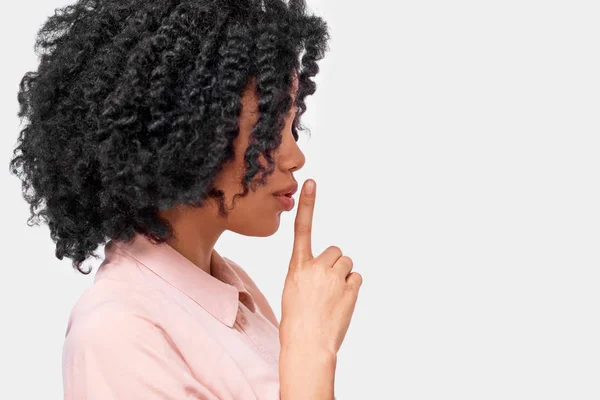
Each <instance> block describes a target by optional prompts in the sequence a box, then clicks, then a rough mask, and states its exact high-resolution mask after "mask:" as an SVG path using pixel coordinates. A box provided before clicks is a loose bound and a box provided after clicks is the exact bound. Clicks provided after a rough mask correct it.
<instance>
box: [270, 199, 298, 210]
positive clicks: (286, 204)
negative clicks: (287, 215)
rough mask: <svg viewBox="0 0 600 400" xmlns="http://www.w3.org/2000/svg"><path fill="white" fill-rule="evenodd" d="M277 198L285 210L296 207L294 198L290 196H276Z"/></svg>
mask: <svg viewBox="0 0 600 400" xmlns="http://www.w3.org/2000/svg"><path fill="white" fill-rule="evenodd" d="M275 198H276V199H277V200H278V201H279V204H280V205H281V206H282V207H283V209H284V210H285V211H290V210H291V209H292V208H294V198H293V197H288V196H275Z"/></svg>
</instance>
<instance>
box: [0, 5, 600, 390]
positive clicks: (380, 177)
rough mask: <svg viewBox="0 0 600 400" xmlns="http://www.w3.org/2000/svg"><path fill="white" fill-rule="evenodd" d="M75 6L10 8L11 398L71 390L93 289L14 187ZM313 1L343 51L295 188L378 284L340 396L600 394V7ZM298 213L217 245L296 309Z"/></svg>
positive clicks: (328, 75)
mask: <svg viewBox="0 0 600 400" xmlns="http://www.w3.org/2000/svg"><path fill="white" fill-rule="evenodd" d="M69 3H70V2H64V1H63V2H60V1H47V0H46V1H42V0H21V1H19V2H10V3H6V4H4V5H3V7H4V10H6V12H3V13H2V17H1V18H2V24H0V29H2V35H1V38H2V39H1V40H2V48H3V50H4V56H3V61H2V63H1V64H0V65H1V68H2V74H1V81H0V84H1V90H0V96H1V97H0V101H1V102H2V103H1V105H2V111H1V112H2V114H1V117H2V118H0V124H1V129H2V132H3V134H2V135H1V139H0V140H2V147H1V148H2V162H3V165H4V166H5V167H4V168H2V172H1V174H0V177H1V179H2V182H1V184H2V187H4V190H3V197H2V204H3V207H2V208H3V209H4V212H5V216H6V217H7V218H5V219H4V221H3V227H4V229H3V230H2V241H1V243H2V255H3V260H2V264H3V270H2V279H1V280H0V285H1V286H0V289H1V290H0V296H1V298H0V300H1V302H0V307H1V312H2V330H1V331H0V332H1V333H0V335H1V339H2V340H1V341H0V343H1V345H2V348H1V349H0V350H1V354H2V357H1V358H0V359H1V361H0V363H1V365H2V371H3V379H2V382H3V383H2V385H0V398H3V399H4V398H6V399H39V398H44V399H59V398H61V397H62V377H61V353H62V341H63V339H64V333H65V329H66V324H67V319H68V316H69V313H70V310H71V307H72V306H73V305H74V304H75V302H76V301H77V299H78V297H79V295H80V294H81V293H82V292H83V291H84V290H85V288H86V287H88V286H89V285H90V284H91V283H92V279H93V273H92V274H91V275H88V276H82V275H79V274H78V273H76V272H75V271H74V270H73V269H72V268H71V264H70V260H67V259H65V260H63V261H59V260H57V259H56V258H55V257H54V245H53V243H52V242H51V240H50V237H49V233H48V229H47V228H46V227H45V226H44V227H40V228H30V227H27V226H26V224H25V221H26V219H27V217H28V215H29V209H28V205H27V204H26V203H25V201H24V200H23V199H22V198H21V195H20V182H19V181H18V179H17V178H15V177H13V176H10V175H9V174H8V160H9V158H10V154H11V151H12V148H13V146H14V144H15V143H16V138H17V135H18V131H19V125H18V123H19V122H18V118H17V116H16V113H17V109H18V108H17V106H18V104H17V99H16V94H17V89H18V82H19V80H20V79H21V77H22V76H23V74H24V73H25V72H26V71H30V70H33V69H35V68H36V65H37V64H36V63H37V60H36V57H35V55H34V53H33V40H34V37H35V33H36V31H37V29H38V28H39V26H40V24H41V22H42V21H43V20H44V19H45V18H46V17H47V16H48V15H50V14H52V13H53V10H54V8H56V7H59V6H64V5H66V4H69ZM309 6H310V8H311V9H312V10H313V11H314V12H315V13H317V14H319V15H321V16H323V17H324V18H325V19H326V20H327V21H328V23H329V25H330V28H331V34H332V38H331V42H330V48H331V50H330V52H329V53H328V55H327V58H326V59H325V60H323V61H322V63H321V74H320V75H319V76H318V78H317V83H318V85H319V86H318V90H317V93H316V95H315V96H314V97H312V98H310V99H309V100H308V107H309V109H308V112H307V114H305V120H304V121H305V124H306V125H308V126H309V127H310V128H311V132H312V137H311V138H310V139H309V138H307V137H306V136H303V137H302V139H301V146H302V149H303V150H304V152H305V154H306V157H307V163H306V165H305V167H304V168H303V169H302V170H301V171H300V172H299V173H297V174H296V177H297V179H298V180H299V182H300V183H302V182H303V181H304V180H305V179H306V178H309V177H312V178H315V180H316V181H317V184H318V194H317V206H316V210H315V224H314V225H315V228H314V239H313V244H314V249H313V250H314V252H315V253H320V252H321V251H323V250H324V249H325V248H326V247H327V246H329V245H332V244H335V245H338V246H340V247H341V248H342V250H343V251H344V252H345V253H346V254H348V255H349V256H351V257H352V258H353V259H354V262H355V270H356V271H358V272H360V273H361V274H362V275H363V278H364V283H363V286H362V289H361V292H360V295H359V299H358V303H357V306H356V310H355V313H354V317H353V320H352V323H351V325H350V329H349V331H348V334H347V336H346V340H345V342H344V344H343V346H342V349H341V351H340V353H339V359H338V366H337V372H336V396H337V398H338V399H339V400H354V399H356V400H362V399H410V400H417V399H432V400H433V399H435V400H439V399H461V400H467V399H473V400H481V399H486V400H488V399H511V400H515V399H527V400H529V399H545V400H546V399H569V400H571V399H577V400H584V399H598V398H600V378H599V376H600V340H599V339H598V338H600V272H599V271H600V269H599V267H600V251H599V250H600V246H599V243H600V211H599V205H600V157H599V155H600V135H599V132H600V130H599V128H600V118H599V117H600V114H599V109H600V74H599V71H600V52H599V49H600V24H598V16H599V11H600V6H599V3H598V2H596V1H576V0H570V1H566V0H563V1H532V0H519V1H503V2H481V1H479V2H477V1H456V2H446V1H420V2H389V1H382V0H372V1H370V2H368V3H367V4H365V3H364V2H339V1H336V2H334V1H324V0H323V1H318V0H310V1H309ZM294 216H295V210H294V211H292V212H291V213H287V214H285V215H284V216H283V217H282V224H281V228H280V230H279V232H278V233H276V234H275V235H274V236H271V237H268V238H247V237H241V236H238V235H235V234H231V233H228V234H226V235H224V236H223V237H222V239H221V240H220V241H219V243H218V244H217V249H218V250H219V251H220V252H221V254H223V255H225V256H228V257H230V258H232V259H233V260H235V261H237V262H238V263H239V264H241V265H242V266H243V267H244V268H245V269H246V270H247V271H248V272H249V273H250V275H251V276H252V277H253V279H254V280H255V281H256V282H257V284H258V285H259V287H260V288H261V289H262V290H263V292H264V293H265V294H266V296H267V298H268V299H269V300H270V302H271V303H272V306H273V308H274V309H275V312H276V314H277V315H278V316H280V310H281V307H280V298H281V291H282V289H283V283H284V279H285V274H286V269H287V265H288V264H287V263H288V261H289V255H290V250H291V244H292V230H293V218H294ZM101 254H102V253H101ZM265 254H269V257H268V258H264V255H265ZM94 272H95V271H94Z"/></svg>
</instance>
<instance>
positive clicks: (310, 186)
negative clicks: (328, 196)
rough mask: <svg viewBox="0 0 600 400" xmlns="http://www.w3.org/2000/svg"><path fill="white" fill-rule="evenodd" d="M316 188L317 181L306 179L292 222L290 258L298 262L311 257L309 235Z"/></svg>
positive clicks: (310, 233)
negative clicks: (292, 233)
mask: <svg viewBox="0 0 600 400" xmlns="http://www.w3.org/2000/svg"><path fill="white" fill-rule="evenodd" d="M316 189H317V183H316V182H315V181H314V180H312V179H307V180H306V181H305V182H304V185H302V191H301V192H300V199H299V200H298V210H297V211H296V220H295V222H294V247H293V251H292V259H293V260H296V261H299V262H303V261H306V260H309V259H312V258H313V254H312V245H311V235H312V220H313V212H314V208H315V197H316Z"/></svg>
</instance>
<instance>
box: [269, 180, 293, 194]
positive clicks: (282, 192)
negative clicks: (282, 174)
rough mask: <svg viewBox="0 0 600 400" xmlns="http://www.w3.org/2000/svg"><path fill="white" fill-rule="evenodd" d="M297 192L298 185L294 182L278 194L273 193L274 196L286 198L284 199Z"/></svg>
mask: <svg viewBox="0 0 600 400" xmlns="http://www.w3.org/2000/svg"><path fill="white" fill-rule="evenodd" d="M297 191H298V183H297V182H294V183H293V184H291V185H289V186H288V187H287V188H285V189H283V190H280V191H278V192H275V193H273V194H274V195H275V196H286V197H291V196H293V195H294V193H296V192H297Z"/></svg>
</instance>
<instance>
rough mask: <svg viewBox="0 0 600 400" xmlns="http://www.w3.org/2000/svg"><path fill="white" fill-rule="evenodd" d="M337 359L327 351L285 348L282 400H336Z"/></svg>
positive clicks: (283, 352)
mask: <svg viewBox="0 0 600 400" xmlns="http://www.w3.org/2000/svg"><path fill="white" fill-rule="evenodd" d="M336 363H337V357H336V355H335V354H333V353H328V352H326V351H307V350H304V349H302V348H301V347H296V348H293V347H290V348H282V349H281V354H280V356H279V381H280V398H281V400H334V381H335V367H336Z"/></svg>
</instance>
